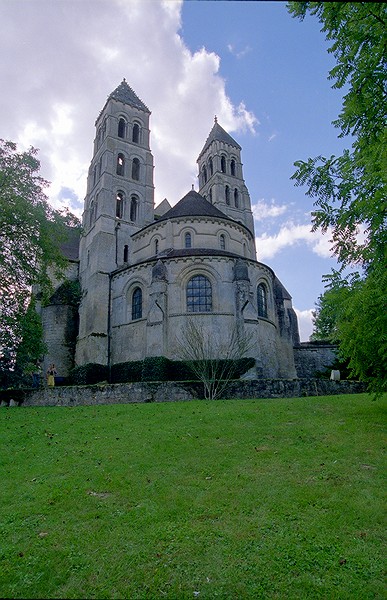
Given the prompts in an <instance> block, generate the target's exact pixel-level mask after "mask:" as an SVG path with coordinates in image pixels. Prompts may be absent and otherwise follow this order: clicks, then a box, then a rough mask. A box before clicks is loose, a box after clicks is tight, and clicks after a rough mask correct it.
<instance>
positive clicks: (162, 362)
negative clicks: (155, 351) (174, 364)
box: [141, 356, 171, 381]
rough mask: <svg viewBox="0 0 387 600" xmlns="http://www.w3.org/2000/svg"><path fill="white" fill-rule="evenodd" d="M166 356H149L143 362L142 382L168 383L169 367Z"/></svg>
mask: <svg viewBox="0 0 387 600" xmlns="http://www.w3.org/2000/svg"><path fill="white" fill-rule="evenodd" d="M170 362H171V361H170V360H169V359H168V358H165V356H149V357H147V358H144V360H143V361H142V373H141V381H168V365H169V363H170Z"/></svg>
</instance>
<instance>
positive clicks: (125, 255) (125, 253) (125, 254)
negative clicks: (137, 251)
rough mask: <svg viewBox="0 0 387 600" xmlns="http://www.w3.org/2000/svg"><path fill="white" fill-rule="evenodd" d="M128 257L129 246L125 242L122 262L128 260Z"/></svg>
mask: <svg viewBox="0 0 387 600" xmlns="http://www.w3.org/2000/svg"><path fill="white" fill-rule="evenodd" d="M128 257H129V246H128V244H125V246H124V262H125V263H126V262H128Z"/></svg>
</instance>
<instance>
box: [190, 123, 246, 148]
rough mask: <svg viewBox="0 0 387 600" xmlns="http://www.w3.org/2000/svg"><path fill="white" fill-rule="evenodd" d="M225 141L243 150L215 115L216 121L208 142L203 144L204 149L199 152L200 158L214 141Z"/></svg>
mask: <svg viewBox="0 0 387 600" xmlns="http://www.w3.org/2000/svg"><path fill="white" fill-rule="evenodd" d="M215 141H216V142H223V143H224V144H228V145H229V146H233V147H234V148H238V150H241V149H242V148H241V146H240V145H239V144H238V142H236V141H235V140H234V138H232V137H231V135H230V134H229V133H227V131H225V130H224V129H223V127H221V126H220V125H219V123H218V120H217V118H216V117H215V123H214V126H213V128H212V129H211V131H210V133H209V136H208V138H207V140H206V143H205V144H204V146H203V150H202V151H201V152H200V154H199V158H200V157H201V155H202V154H203V153H204V152H205V151H206V150H207V148H208V147H209V146H210V145H211V144H212V142H215Z"/></svg>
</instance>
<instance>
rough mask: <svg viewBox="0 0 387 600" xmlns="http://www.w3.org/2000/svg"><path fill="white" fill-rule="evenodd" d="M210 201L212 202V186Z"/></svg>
mask: <svg viewBox="0 0 387 600" xmlns="http://www.w3.org/2000/svg"><path fill="white" fill-rule="evenodd" d="M210 202H211V204H212V188H210Z"/></svg>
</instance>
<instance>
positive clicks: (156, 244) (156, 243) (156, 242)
mask: <svg viewBox="0 0 387 600" xmlns="http://www.w3.org/2000/svg"><path fill="white" fill-rule="evenodd" d="M158 253H159V240H155V254H158Z"/></svg>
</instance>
